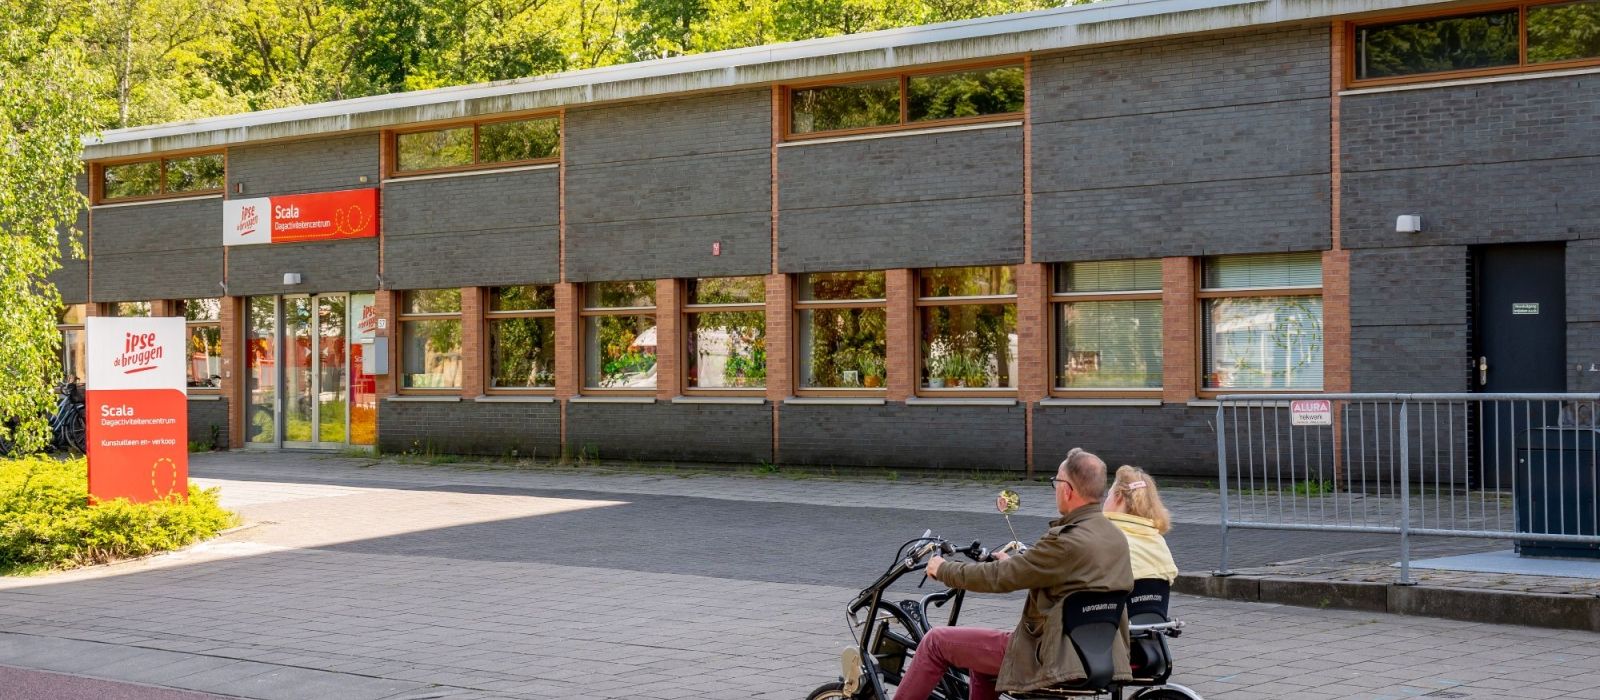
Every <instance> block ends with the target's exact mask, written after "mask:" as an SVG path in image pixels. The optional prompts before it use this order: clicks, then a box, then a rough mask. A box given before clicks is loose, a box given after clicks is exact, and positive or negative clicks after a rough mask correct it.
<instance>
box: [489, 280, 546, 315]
mask: <svg viewBox="0 0 1600 700" xmlns="http://www.w3.org/2000/svg"><path fill="white" fill-rule="evenodd" d="M554 308H556V288H555V287H553V286H551V285H548V284H539V285H533V284H530V285H523V286H519V287H494V288H492V289H490V290H489V310H490V311H537V310H541V309H554Z"/></svg>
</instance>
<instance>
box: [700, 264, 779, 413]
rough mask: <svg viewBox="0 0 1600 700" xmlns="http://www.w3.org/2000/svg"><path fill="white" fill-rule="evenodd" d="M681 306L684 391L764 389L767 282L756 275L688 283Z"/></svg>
mask: <svg viewBox="0 0 1600 700" xmlns="http://www.w3.org/2000/svg"><path fill="white" fill-rule="evenodd" d="M686 287H687V288H686V290H685V291H686V292H687V294H686V297H685V298H686V299H687V302H688V303H686V304H685V305H684V336H685V338H686V339H687V340H688V350H689V352H688V355H689V362H688V367H687V370H688V382H687V383H686V385H685V386H687V387H688V388H689V389H760V388H762V387H765V386H766V385H767V337H766V335H767V314H766V305H765V302H766V297H767V290H766V281H765V280H764V279H763V278H761V277H706V278H701V279H694V280H689V281H688V282H687V284H686Z"/></svg>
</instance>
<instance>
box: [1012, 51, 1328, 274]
mask: <svg viewBox="0 0 1600 700" xmlns="http://www.w3.org/2000/svg"><path fill="white" fill-rule="evenodd" d="M1328 31H1329V30H1328V28H1327V26H1325V25H1324V26H1314V27H1297V28H1286V29H1281V30H1277V31H1268V32H1253V33H1240V34H1227V35H1211V36H1206V37H1198V38H1193V39H1186V40H1166V41H1160V42H1148V43H1138V44H1127V45H1120V46H1114V47H1108V48H1100V49H1091V50H1086V51H1076V52H1072V53H1068V54H1063V55H1060V56H1056V57H1051V58H1043V59H1040V60H1036V61H1035V62H1034V63H1033V67H1034V73H1033V84H1032V94H1031V104H1030V109H1031V110H1032V111H1031V117H1032V120H1033V123H1032V129H1033V143H1034V149H1035V150H1034V154H1033V155H1034V157H1033V170H1034V212H1033V232H1034V256H1035V258H1036V259H1039V260H1056V261H1059V260H1086V259H1097V258H1126V257H1159V256H1174V255H1206V254H1217V253H1244V252H1265V251H1282V250H1321V249H1326V248H1328V247H1330V246H1331V232H1330V227H1329V216H1330V206H1329V201H1330V197H1329V186H1330V185H1329V183H1330V180H1329V176H1328V173H1329V158H1328V150H1329V134H1328V128H1327V124H1328V115H1329V102H1328V81H1329V77H1328V76H1329V64H1328V60H1329V54H1328V40H1329V39H1328Z"/></svg>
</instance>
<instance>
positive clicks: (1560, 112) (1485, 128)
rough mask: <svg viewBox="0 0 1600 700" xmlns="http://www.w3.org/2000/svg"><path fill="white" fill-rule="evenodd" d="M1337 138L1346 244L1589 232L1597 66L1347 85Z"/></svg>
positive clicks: (1595, 174)
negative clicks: (1434, 82)
mask: <svg viewBox="0 0 1600 700" xmlns="http://www.w3.org/2000/svg"><path fill="white" fill-rule="evenodd" d="M1340 144H1341V150H1342V152H1343V153H1342V156H1341V167H1342V168H1343V170H1344V178H1343V183H1344V186H1343V189H1344V193H1343V209H1342V217H1341V218H1342V222H1341V224H1342V231H1343V240H1344V243H1345V245H1346V246H1347V247H1350V248H1366V247H1382V246H1413V245H1439V244H1475V243H1514V242H1519V241H1549V240H1573V239H1581V238H1600V198H1596V197H1595V196H1594V195H1593V187H1592V186H1591V183H1593V182H1595V181H1597V180H1600V76H1593V75H1584V76H1567V77H1551V78H1538V79H1531V80H1516V81H1507V82H1499V83H1488V84H1478V85H1465V86H1454V87H1441V88H1431V89H1425V90H1404V91H1397V92H1387V93H1374V94H1366V95H1350V96H1346V97H1345V98H1344V99H1343V100H1342V101H1341V106H1340ZM1400 214H1421V215H1422V219H1423V229H1424V230H1423V233H1421V234H1399V233H1395V231H1394V220H1395V217H1396V216H1398V215H1400Z"/></svg>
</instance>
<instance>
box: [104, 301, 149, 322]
mask: <svg viewBox="0 0 1600 700" xmlns="http://www.w3.org/2000/svg"><path fill="white" fill-rule="evenodd" d="M153 308H154V305H153V304H152V303H151V302H148V301H118V302H113V303H112V304H111V315H112V316H117V317H120V318H149V317H150V313H151V310H152V309H153Z"/></svg>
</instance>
